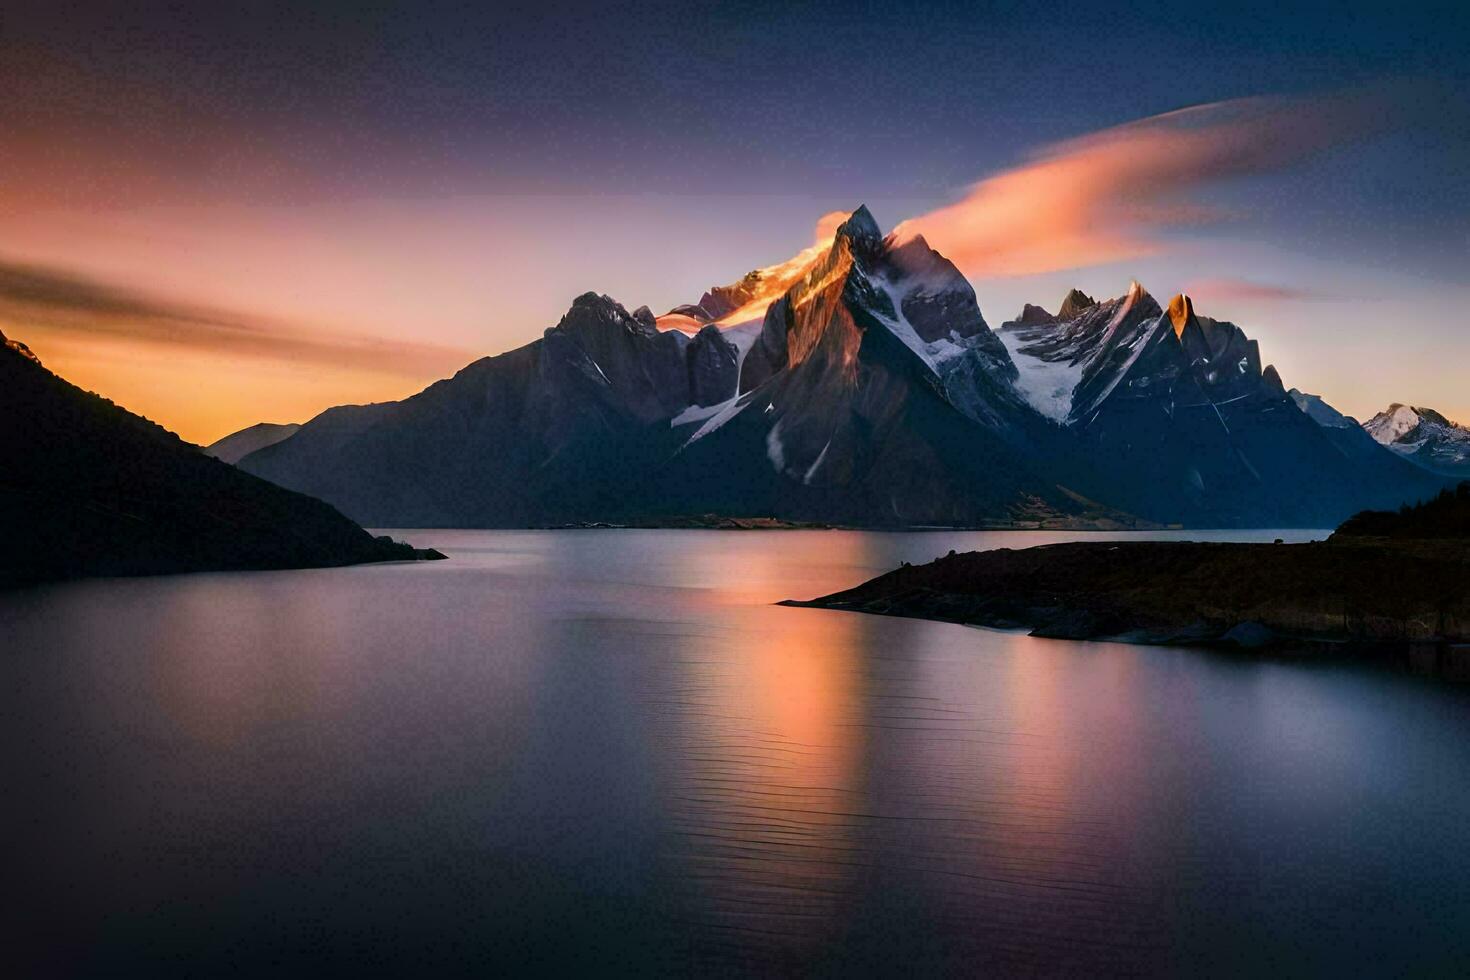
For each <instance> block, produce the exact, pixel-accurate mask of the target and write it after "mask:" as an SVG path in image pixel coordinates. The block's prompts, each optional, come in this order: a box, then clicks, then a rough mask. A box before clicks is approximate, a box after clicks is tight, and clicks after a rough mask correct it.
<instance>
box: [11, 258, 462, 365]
mask: <svg viewBox="0 0 1470 980" xmlns="http://www.w3.org/2000/svg"><path fill="white" fill-rule="evenodd" d="M0 322H3V323H4V324H5V325H6V327H7V328H8V329H9V331H10V332H11V333H12V334H13V335H15V336H16V337H17V339H20V340H25V339H26V330H27V328H30V327H36V328H42V329H51V330H57V331H63V332H66V333H71V334H77V335H81V336H85V337H94V338H99V339H113V340H122V341H137V342H143V343H148V344H155V345H166V346H177V347H184V348H190V349H193V350H199V351H207V352H212V353H218V354H225V355H235V356H240V357H250V358H259V359H270V360H277V361H291V362H307V363H314V364H329V365H334V366H339V367H351V368H357V369H362V370H370V371H379V372H385V373H390V374H403V375H415V376H418V375H424V374H433V373H442V372H445V371H449V370H453V369H455V368H458V367H461V366H463V365H464V364H465V363H466V362H467V361H469V360H470V359H471V355H470V354H469V353H467V352H465V351H462V350H457V349H455V348H451V347H441V346H438V345H433V344H419V343H413V342H407V341H397V340H381V339H375V338H370V337H363V336H357V335H352V334H345V333H336V332H332V331H324V330H314V329H309V328H305V327H301V326H296V325H292V324H286V323H280V322H277V321H273V320H269V319H266V318H262V317H256V316H252V315H249V314H244V313H235V312H231V311H224V310H218V309H210V308H206V307H199V306H191V305H189V304H186V303H180V302H175V301H172V300H169V299H166V298H161V297H157V296H153V295H150V294H147V293H143V292H138V291H134V290H130V289H126V288H123V287H119V286H115V285H112V284H109V283H105V282H100V281H98V280H96V279H92V278H90V277H87V276H84V275H78V274H76V273H72V272H69V271H66V270H61V269H56V268H51V267H47V266H37V265H30V264H26V263H20V262H13V261H6V260H3V259H0Z"/></svg>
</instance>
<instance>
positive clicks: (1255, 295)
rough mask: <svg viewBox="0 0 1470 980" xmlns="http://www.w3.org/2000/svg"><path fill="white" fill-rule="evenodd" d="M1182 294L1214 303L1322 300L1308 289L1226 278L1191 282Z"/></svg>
mask: <svg viewBox="0 0 1470 980" xmlns="http://www.w3.org/2000/svg"><path fill="white" fill-rule="evenodd" d="M1184 292H1186V293H1188V294H1189V295H1191V296H1193V297H1194V298H1196V299H1202V300H1211V301H1215V302H1230V301H1233V300H1238V301H1243V302H1248V303H1290V302H1297V301H1300V300H1315V299H1321V298H1323V297H1322V295H1321V294H1320V293H1317V292H1314V291H1312V290H1310V289H1299V288H1297V287H1295V286H1281V285H1277V284H1275V283H1265V282H1253V281H1251V280H1249V279H1231V278H1228V277H1218V278H1211V279H1196V280H1193V281H1192V282H1190V283H1188V284H1187V285H1186V286H1185V287H1184Z"/></svg>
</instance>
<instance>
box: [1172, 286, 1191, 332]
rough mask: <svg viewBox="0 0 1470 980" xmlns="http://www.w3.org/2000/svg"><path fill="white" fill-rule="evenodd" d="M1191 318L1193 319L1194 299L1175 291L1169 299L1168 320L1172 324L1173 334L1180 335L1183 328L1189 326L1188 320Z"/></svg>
mask: <svg viewBox="0 0 1470 980" xmlns="http://www.w3.org/2000/svg"><path fill="white" fill-rule="evenodd" d="M1193 319H1195V315H1194V300H1192V299H1190V298H1189V296H1188V295H1187V294H1185V293H1175V294H1174V298H1173V299H1171V300H1169V322H1170V323H1172V324H1174V336H1176V337H1178V336H1181V335H1182V334H1183V333H1184V328H1185V327H1187V326H1189V321H1190V320H1193Z"/></svg>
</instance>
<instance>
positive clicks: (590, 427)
mask: <svg viewBox="0 0 1470 980" xmlns="http://www.w3.org/2000/svg"><path fill="white" fill-rule="evenodd" d="M736 366H737V365H736V351H735V349H734V348H733V346H732V345H730V344H729V343H727V342H725V341H724V339H723V338H722V337H721V335H720V332H719V330H718V328H710V329H708V330H701V331H700V332H699V333H698V334H696V335H695V336H694V337H692V338H691V337H688V336H686V335H685V334H683V333H681V332H679V331H674V330H669V331H660V330H659V329H658V328H657V326H656V325H655V322H654V318H653V315H652V314H651V313H649V312H648V310H647V308H640V309H639V310H637V311H635V312H633V313H629V312H628V311H627V310H626V309H625V308H624V307H623V306H621V305H620V304H618V303H617V302H616V301H614V300H613V299H611V298H609V297H607V296H599V295H597V294H595V293H586V294H584V295H582V296H579V297H577V299H576V300H575V301H574V302H573V303H572V307H571V309H570V310H568V311H567V314H566V315H565V316H564V317H562V319H561V321H560V322H559V323H558V324H557V325H556V326H554V327H551V328H549V329H548V330H546V332H545V333H544V334H543V336H542V337H541V338H540V339H539V340H536V341H534V342H532V343H530V344H527V345H526V346H524V347H521V348H519V349H517V350H513V351H510V352H508V353H505V354H500V355H498V356H495V357H486V358H482V359H481V360H478V361H476V362H474V363H473V364H470V365H469V366H468V367H466V368H464V369H462V370H461V371H459V372H458V373H457V374H455V375H454V377H452V378H449V379H447V380H444V381H440V382H437V383H435V384H433V385H431V386H429V387H428V388H427V389H425V390H424V391H422V392H420V393H419V394H417V395H414V396H413V397H411V398H407V399H405V400H403V401H401V402H389V403H383V404H377V405H360V406H343V407H341V408H335V409H329V410H328V411H326V412H323V413H322V414H321V415H319V416H317V417H316V418H314V419H312V420H311V421H309V422H307V423H306V424H305V425H303V426H302V427H301V430H300V431H299V432H297V433H296V434H295V435H293V436H292V437H291V438H289V439H286V440H284V441H282V442H279V443H276V444H275V445H273V446H268V447H266V448H264V449H261V450H258V451H257V452H254V453H251V454H250V455H248V456H246V457H245V458H244V459H242V460H241V461H240V465H241V466H242V467H243V468H244V469H246V470H248V471H249V472H252V473H255V474H257V475H259V476H263V477H265V478H266V479H269V480H272V481H274V482H278V483H281V484H283V485H285V486H290V487H294V488H296V489H299V490H302V491H304V492H307V493H311V494H313V495H317V496H321V497H323V498H325V499H327V500H330V501H332V502H333V503H335V504H336V505H337V506H339V507H341V508H342V509H343V510H344V511H345V512H346V513H348V514H350V515H352V516H353V517H355V518H356V519H358V520H361V521H364V522H366V523H369V524H374V525H378V526H405V527H432V526H446V527H447V526H455V527H496V526H525V525H536V524H546V523H559V522H564V521H573V520H597V521H606V520H612V519H625V518H627V517H628V516H630V515H633V514H636V513H637V512H638V511H639V510H640V509H641V508H642V507H643V505H644V501H645V499H646V494H647V492H648V486H647V482H648V479H649V473H650V472H651V471H653V470H655V469H656V468H657V467H658V466H659V465H660V464H661V463H662V462H663V461H664V460H666V459H667V458H668V457H669V456H670V455H672V453H673V451H674V450H675V449H676V448H677V444H678V441H677V437H676V436H675V435H674V434H673V432H672V431H671V429H670V425H669V422H670V420H671V419H672V418H673V417H674V416H675V415H677V414H678V413H680V412H682V411H683V410H685V409H687V408H689V407H691V406H697V405H700V404H706V403H710V402H718V401H722V400H725V399H728V398H729V397H731V396H733V395H734V393H735V387H736Z"/></svg>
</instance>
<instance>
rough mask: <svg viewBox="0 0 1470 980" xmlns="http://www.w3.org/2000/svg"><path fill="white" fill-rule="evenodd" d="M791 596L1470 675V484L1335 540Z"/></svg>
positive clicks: (902, 577)
mask: <svg viewBox="0 0 1470 980" xmlns="http://www.w3.org/2000/svg"><path fill="white" fill-rule="evenodd" d="M782 604H783V605H790V606H809V607H817V608H823V609H841V610H850V611H854V612H866V613H876V614H879V615H887V616H907V617H912V618H919V619H934V620H941V621H945V622H953V623H964V624H968V625H976V626H987V627H997V628H1009V629H1024V630H1027V631H1029V632H1030V633H1031V635H1033V636H1041V637H1054V638H1063V639H1079V640H1082V639H1110V640H1120V641H1125V642H1134V643H1152V644H1188V645H1227V646H1231V647H1236V648H1246V649H1275V650H1285V651H1318V652H1323V651H1336V652H1340V653H1343V654H1363V655H1372V656H1383V657H1392V658H1397V659H1398V660H1400V661H1406V662H1407V663H1408V664H1409V665H1410V666H1412V667H1414V668H1415V669H1419V670H1424V671H1426V672H1430V673H1434V674H1437V675H1440V676H1444V677H1449V678H1453V679H1458V680H1470V482H1466V483H1461V484H1460V485H1459V487H1458V488H1456V489H1454V490H1446V491H1444V492H1443V493H1441V494H1440V495H1439V496H1438V497H1436V498H1434V499H1432V500H1430V501H1427V502H1425V503H1421V504H1418V505H1415V506H1411V507H1405V508H1403V509H1401V510H1400V511H1398V512H1376V511H1370V512H1365V513H1362V514H1358V515H1357V516H1355V517H1353V518H1351V519H1349V520H1348V521H1346V522H1345V523H1343V525H1342V526H1341V527H1339V528H1338V529H1337V530H1336V531H1335V532H1334V533H1333V534H1332V535H1331V536H1330V537H1329V538H1328V539H1327V540H1325V541H1317V542H1312V543H1308V544H1280V543H1278V544H1217V543H1202V542H1193V541H1125V542H1120V541H1099V542H1081V543H1070V544H1058V545H1046V546H1041V547H1036V548H1023V549H1014V550H1013V549H1009V548H1002V549H998V550H995V551H984V552H972V553H968V554H955V553H954V552H950V553H949V555H947V556H945V557H943V558H940V559H938V560H937V561H933V562H930V563H928V564H926V565H912V566H910V565H904V566H902V567H900V568H898V569H896V570H894V571H892V572H889V573H887V574H885V575H881V576H879V577H877V578H875V579H872V580H870V581H868V582H865V583H863V584H862V585H859V586H857V587H856V588H853V589H849V590H847V591H844V592H837V593H834V594H832V595H828V596H822V597H821V598H817V599H812V600H810V601H797V600H787V601H786V602H784V603H782Z"/></svg>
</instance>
